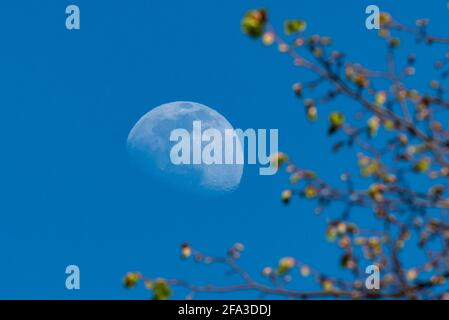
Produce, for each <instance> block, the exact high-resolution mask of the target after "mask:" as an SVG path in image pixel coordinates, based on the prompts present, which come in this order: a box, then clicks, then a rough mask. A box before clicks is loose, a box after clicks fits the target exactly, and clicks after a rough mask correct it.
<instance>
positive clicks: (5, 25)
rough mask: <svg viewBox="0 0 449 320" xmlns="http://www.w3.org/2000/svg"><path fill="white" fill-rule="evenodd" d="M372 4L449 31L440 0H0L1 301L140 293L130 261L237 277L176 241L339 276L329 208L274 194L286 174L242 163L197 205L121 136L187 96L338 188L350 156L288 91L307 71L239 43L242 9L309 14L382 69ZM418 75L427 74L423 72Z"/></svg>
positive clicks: (174, 272) (311, 21)
mask: <svg viewBox="0 0 449 320" xmlns="http://www.w3.org/2000/svg"><path fill="white" fill-rule="evenodd" d="M373 3H375V4H377V5H379V6H380V8H381V9H382V10H386V11H390V12H391V13H392V14H393V15H394V16H397V17H400V18H401V20H402V21H405V22H408V23H413V21H414V19H415V18H420V17H429V18H430V19H431V23H432V24H431V29H432V30H433V31H436V33H438V34H442V33H444V32H446V35H447V33H448V32H447V31H448V30H449V29H448V28H447V26H448V21H449V20H448V19H449V10H447V9H446V1H444V0H438V1H427V2H424V1H385V0H383V1H360V0H352V1H344V3H343V2H342V1H333V0H332V1H331V0H328V1H324V0H321V1H318V0H314V1H310V0H304V1H296V0H295V1H274V0H273V1H262V0H259V1H253V0H251V1H206V0H202V1H199V0H192V1H182V0H177V1H174V0H170V1H162V0H159V1H156V0H154V1H153V0H152V1H150V0H147V1H143V0H136V1H105V0H96V1H86V0H84V1H23V0H17V1H2V2H0V40H1V49H0V137H1V147H2V150H1V153H0V298H61V299H95V298H98V299H99V298H113V299H115V298H125V299H126V298H146V297H148V296H149V295H148V293H145V292H144V291H143V290H140V289H138V290H134V291H127V290H124V289H123V287H122V283H121V280H122V277H123V275H124V274H125V273H126V272H127V271H134V270H138V271H141V272H143V273H145V274H146V275H148V276H162V277H179V278H185V279H190V280H192V281H194V282H196V283H209V282H212V281H214V280H215V281H216V282H217V283H231V282H232V281H233V278H229V279H227V278H224V277H222V274H223V272H222V271H223V270H222V269H220V268H212V269H211V268H204V267H200V266H196V265H194V264H193V263H189V262H183V261H180V259H179V245H180V243H182V242H183V241H186V240H187V241H189V242H191V243H192V244H193V245H194V246H195V247H197V248H199V249H201V250H202V251H204V252H207V253H210V254H221V253H224V252H225V251H226V249H227V248H228V247H229V246H231V245H232V244H233V243H235V242H237V241H239V242H243V243H244V244H245V245H246V247H247V250H246V252H245V254H244V257H243V259H242V264H243V265H244V266H245V267H246V268H247V269H248V270H250V271H252V272H254V273H255V274H257V273H259V272H260V270H261V269H262V268H263V267H264V266H265V265H267V264H272V265H274V264H276V263H277V261H278V259H279V258H280V257H282V256H286V255H292V256H295V257H297V258H298V259H301V260H302V261H304V262H307V263H309V264H311V265H314V266H319V267H322V269H324V270H325V271H327V272H328V273H330V274H341V273H342V272H341V271H339V267H338V261H337V260H336V259H335V257H336V256H335V254H336V253H337V252H338V251H337V249H336V248H335V246H334V245H333V244H329V243H327V242H326V241H325V239H324V227H325V218H324V217H321V218H317V217H315V216H314V215H313V211H312V210H313V206H312V204H310V203H304V202H295V203H294V204H293V205H292V206H290V207H285V206H283V205H282V204H281V203H280V201H279V194H280V192H281V191H282V190H283V188H284V187H285V186H286V185H287V177H286V176H285V175H279V176H274V177H263V176H259V175H258V168H257V167H256V166H246V168H245V173H244V176H243V180H242V184H241V186H240V188H239V190H238V191H236V192H235V193H234V194H232V195H229V196H225V197H222V198H215V199H204V198H201V197H194V196H191V195H186V194H182V193H179V192H177V191H173V190H171V189H169V188H167V187H164V186H159V185H158V184H157V182H155V181H153V180H151V178H149V177H147V176H144V175H142V174H141V172H139V171H138V170H136V168H135V167H134V166H133V164H132V163H131V162H130V161H129V159H128V156H127V153H126V148H125V146H126V138H127V135H128V132H129V130H130V129H131V128H132V126H133V125H134V123H135V122H136V121H137V120H138V119H139V118H140V117H141V116H142V115H143V114H144V113H146V112H147V111H149V110H150V109H152V108H153V107H156V106H158V105H160V104H162V103H165V102H170V101H177V100H191V101H197V102H200V103H203V104H206V105H208V106H210V107H212V108H214V109H216V110H217V111H219V112H220V113H221V114H223V115H224V116H225V117H226V118H227V119H228V120H229V121H230V122H231V123H232V124H233V125H234V127H237V128H278V129H279V135H280V142H279V143H280V148H281V149H282V150H284V151H286V152H287V153H289V154H290V155H291V157H293V159H295V160H296V161H297V163H298V164H299V165H301V166H303V167H308V168H311V169H314V170H315V171H317V172H318V173H319V174H320V175H321V176H322V177H324V178H326V179H329V180H330V181H331V182H335V183H338V176H339V174H340V172H341V171H344V170H348V169H353V168H355V165H356V159H355V157H354V156H353V154H351V153H342V154H341V155H337V156H335V155H333V154H332V153H331V151H330V148H331V145H332V143H331V141H329V139H328V138H327V137H326V133H325V126H326V124H325V121H324V117H322V118H321V120H322V121H321V122H319V123H317V124H315V125H311V124H309V123H308V122H307V121H306V120H305V119H304V112H303V107H302V104H301V103H300V102H299V101H297V100H296V99H295V97H294V95H293V94H292V92H291V85H292V84H293V83H294V82H295V81H298V80H304V79H306V78H305V74H304V73H302V72H301V71H299V70H297V69H295V68H294V67H293V66H292V64H291V63H290V61H289V59H288V58H287V57H285V56H282V55H281V54H279V53H278V52H276V50H275V49H274V48H265V47H263V46H262V45H261V44H260V43H257V42H255V41H252V40H250V39H248V38H247V37H245V36H244V35H243V34H242V33H241V31H240V19H241V17H242V15H243V14H244V13H245V11H246V10H248V9H251V8H258V7H266V8H268V9H269V10H270V15H271V16H272V20H273V22H274V24H276V25H278V26H279V27H281V23H282V20H283V19H286V18H303V19H306V20H307V21H308V30H309V32H310V33H322V34H327V35H331V36H332V37H333V39H334V43H335V47H336V48H340V49H342V50H344V51H345V52H347V53H349V58H350V59H351V60H352V61H359V62H363V63H366V64H367V65H368V66H371V67H373V68H382V67H383V60H382V57H383V54H384V47H383V46H382V42H381V40H379V39H378V37H377V36H376V34H375V31H368V30H366V29H365V26H364V21H365V17H366V15H365V13H364V11H365V7H366V6H367V5H368V4H373ZM69 4H77V5H78V6H79V7H80V9H81V30H79V31H72V32H69V31H67V30H66V29H65V17H66V15H65V7H66V6H67V5H69ZM405 52H407V50H404V53H405ZM441 52H442V51H439V50H438V49H435V50H434V51H433V53H432V50H428V51H423V52H422V53H421V51H420V53H419V54H420V55H419V59H422V60H423V61H425V60H426V59H427V58H430V55H429V54H430V53H432V56H433V57H435V56H436V55H437V54H439V53H441ZM419 72H421V71H419ZM418 76H419V77H418V78H419V79H421V80H423V81H424V82H423V83H426V82H427V80H428V79H429V77H430V73H429V72H425V71H422V73H420V74H418ZM335 107H339V108H340V107H342V106H335ZM345 107H346V106H345ZM348 108H349V106H348ZM69 264H77V265H79V266H80V268H81V290H79V291H68V290H66V289H65V276H66V275H65V273H64V271H65V267H66V266H67V265H69ZM183 293H185V292H183V291H177V292H176V296H175V297H178V298H181V297H182V294H183ZM198 297H199V298H200V297H201V298H219V297H242V295H238V296H219V295H218V296H217V295H201V296H198ZM245 297H256V295H249V296H248V295H245Z"/></svg>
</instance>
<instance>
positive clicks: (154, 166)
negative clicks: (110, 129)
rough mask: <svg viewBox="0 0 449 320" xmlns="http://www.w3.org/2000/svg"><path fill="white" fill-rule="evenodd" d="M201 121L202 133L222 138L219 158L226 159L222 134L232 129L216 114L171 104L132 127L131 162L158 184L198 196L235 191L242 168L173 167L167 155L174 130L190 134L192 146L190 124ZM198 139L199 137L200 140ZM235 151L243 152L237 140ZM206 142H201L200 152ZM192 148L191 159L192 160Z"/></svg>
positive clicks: (184, 104) (188, 104)
mask: <svg viewBox="0 0 449 320" xmlns="http://www.w3.org/2000/svg"><path fill="white" fill-rule="evenodd" d="M194 121H201V131H202V132H204V131H205V130H207V129H216V130H218V131H219V132H220V133H221V135H222V137H223V143H222V152H221V153H222V155H223V157H224V155H225V143H224V137H225V130H226V129H231V130H233V129H234V128H233V127H232V125H231V124H230V123H229V122H228V121H227V120H226V118H225V117H223V116H222V115H221V114H219V113H218V112H217V111H215V110H213V109H211V108H209V107H206V106H204V105H202V104H199V103H195V102H186V101H179V102H171V103H167V104H163V105H161V106H159V107H156V108H154V109H152V110H151V111H149V112H148V113H147V114H145V115H144V116H143V117H142V118H140V120H139V121H138V122H137V123H136V124H135V125H134V127H133V128H132V130H131V132H130V133H129V135H128V140H127V148H128V152H129V155H130V156H131V158H132V159H133V160H134V161H135V162H136V163H137V164H138V166H139V167H141V168H142V169H143V170H144V171H145V172H147V173H149V174H150V175H151V176H152V177H153V178H155V179H156V180H158V181H159V182H162V183H165V184H169V185H170V186H172V187H176V188H178V189H179V188H181V189H183V190H186V191H189V192H194V193H201V194H221V193H228V192H232V191H234V190H235V189H237V188H238V186H239V184H240V180H241V178H242V174H243V167H244V165H243V164H236V163H235V161H234V162H233V163H231V164H225V163H224V162H223V163H222V164H216V163H212V164H205V163H204V162H201V163H200V164H192V162H190V164H184V163H182V164H173V162H172V161H171V159H170V151H171V149H172V147H173V146H174V145H176V141H170V135H171V133H172V131H173V130H175V129H185V130H186V131H188V132H189V133H190V145H191V146H193V142H192V140H193V139H194V138H193V122H194ZM199 139H201V137H199ZM236 140H237V141H235V148H236V150H237V149H239V150H238V151H239V152H242V145H241V141H240V140H238V139H236ZM208 143H209V142H201V144H202V148H204V146H205V145H207V144H208ZM192 153H193V147H191V148H190V155H189V156H190V159H193V155H192Z"/></svg>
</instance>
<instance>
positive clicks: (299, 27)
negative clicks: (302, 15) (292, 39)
mask: <svg viewBox="0 0 449 320" xmlns="http://www.w3.org/2000/svg"><path fill="white" fill-rule="evenodd" d="M306 27H307V24H306V22H305V21H304V20H287V21H285V22H284V32H285V34H286V35H290V34H292V33H296V32H301V31H304V30H305V29H306Z"/></svg>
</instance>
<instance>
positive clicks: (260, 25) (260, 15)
mask: <svg viewBox="0 0 449 320" xmlns="http://www.w3.org/2000/svg"><path fill="white" fill-rule="evenodd" d="M266 19H267V13H266V10H264V9H257V10H251V11H248V12H247V13H246V14H245V16H244V17H243V19H242V31H243V32H244V33H245V34H247V35H248V36H250V37H252V38H259V37H260V36H261V35H262V34H263V33H264V29H265V24H266Z"/></svg>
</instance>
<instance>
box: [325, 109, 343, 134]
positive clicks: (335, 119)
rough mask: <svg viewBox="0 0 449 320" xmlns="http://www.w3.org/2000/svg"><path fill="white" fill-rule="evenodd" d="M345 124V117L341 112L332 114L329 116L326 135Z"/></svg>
mask: <svg viewBox="0 0 449 320" xmlns="http://www.w3.org/2000/svg"><path fill="white" fill-rule="evenodd" d="M344 122H345V117H344V115H343V113H341V112H332V113H331V114H330V115H329V129H328V133H329V134H333V133H335V132H336V131H337V129H339V128H340V127H341V126H342V125H343V123H344Z"/></svg>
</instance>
